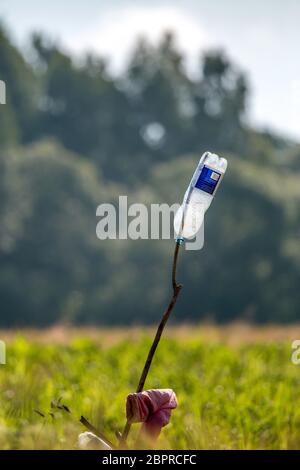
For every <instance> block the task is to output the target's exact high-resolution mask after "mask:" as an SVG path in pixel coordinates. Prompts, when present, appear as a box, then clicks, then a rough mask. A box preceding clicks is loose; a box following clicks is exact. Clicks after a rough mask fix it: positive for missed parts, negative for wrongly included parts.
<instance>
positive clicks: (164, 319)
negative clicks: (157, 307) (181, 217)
mask: <svg viewBox="0 0 300 470" xmlns="http://www.w3.org/2000/svg"><path fill="white" fill-rule="evenodd" d="M180 245H181V243H180V241H179V240H177V241H176V245H175V251H174V257H173V266H172V287H173V295H172V298H171V300H170V303H169V305H168V307H167V309H166V310H165V312H164V314H163V316H162V319H161V321H160V323H159V325H158V328H157V331H156V335H155V337H154V340H153V343H152V346H151V348H150V350H149V353H148V356H147V359H146V362H145V365H144V368H143V371H142V375H141V377H140V380H139V384H138V387H137V390H136V391H137V393H139V392H141V391H142V390H143V389H144V385H145V382H146V379H147V376H148V373H149V369H150V367H151V363H152V360H153V357H154V354H155V351H156V349H157V346H158V343H159V341H160V338H161V335H162V333H163V331H164V328H165V326H166V323H167V321H168V319H169V316H170V314H171V312H172V310H173V308H174V305H175V303H176V301H177V298H178V295H179V293H180V291H181V289H182V285H181V284H177V282H176V270H177V260H178V253H179V248H180ZM130 428H131V423H129V422H128V420H127V422H126V425H125V427H124V430H123V433H122V437H121V439H120V447H126V440H127V437H128V434H129V431H130Z"/></svg>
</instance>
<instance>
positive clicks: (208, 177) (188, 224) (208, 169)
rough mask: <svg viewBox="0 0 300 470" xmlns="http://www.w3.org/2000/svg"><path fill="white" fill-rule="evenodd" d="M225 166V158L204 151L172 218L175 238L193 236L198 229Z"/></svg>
mask: <svg viewBox="0 0 300 470" xmlns="http://www.w3.org/2000/svg"><path fill="white" fill-rule="evenodd" d="M226 168H227V160H226V159H225V158H220V157H219V156H218V155H216V154H214V153H210V152H205V153H204V154H203V155H202V157H201V158H200V161H199V163H198V166H197V168H196V171H195V173H194V175H193V177H192V179H191V182H190V184H189V186H188V188H187V190H186V193H185V195H184V198H183V202H182V205H181V206H180V208H179V209H178V211H177V213H176V214H175V218H174V229H175V233H176V234H177V240H178V241H181V242H183V241H184V240H186V239H187V240H188V239H191V238H193V237H194V236H195V235H196V233H197V232H198V231H199V230H200V227H201V225H202V223H203V221H204V215H205V212H206V211H207V209H208V208H209V206H210V204H211V201H212V200H213V198H214V195H215V194H216V191H217V189H218V187H219V185H220V182H221V180H222V178H223V176H224V174H225V171H226Z"/></svg>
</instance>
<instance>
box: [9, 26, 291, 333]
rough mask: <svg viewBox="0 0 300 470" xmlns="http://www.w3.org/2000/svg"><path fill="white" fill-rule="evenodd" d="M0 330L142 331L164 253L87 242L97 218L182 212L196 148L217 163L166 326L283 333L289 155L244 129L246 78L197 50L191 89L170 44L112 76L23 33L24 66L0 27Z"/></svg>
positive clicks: (162, 278)
mask: <svg viewBox="0 0 300 470" xmlns="http://www.w3.org/2000/svg"><path fill="white" fill-rule="evenodd" d="M0 54H1V60H0V79H4V80H5V81H6V82H7V92H8V97H7V105H5V106H1V108H0V218H1V224H0V300H1V317H0V324H1V325H2V326H16V325H19V326H22V325H48V324H51V323H56V322H59V321H60V322H77V323H110V324H118V323H123V324H129V323H152V322H154V321H156V320H157V318H159V316H160V312H161V311H162V309H163V308H164V304H165V302H166V300H167V296H168V295H169V293H168V290H167V286H166V282H167V280H168V279H169V271H168V269H169V268H170V266H169V265H170V259H171V251H172V249H173V248H172V243H171V242H170V241H162V240H161V241H157V240H148V241H145V240H137V241H134V242H132V241H127V240H124V241H116V240H112V241H109V240H107V241H99V240H97V238H96V234H95V229H96V225H97V222H98V219H97V217H96V208H97V206H98V205H99V204H101V203H103V202H108V203H109V202H112V203H114V204H117V202H118V196H119V195H122V194H125V195H128V197H129V202H140V203H144V204H150V203H151V202H155V203H163V202H169V203H172V204H173V203H175V202H177V203H178V202H181V201H180V198H181V197H182V195H183V192H184V190H185V188H186V185H187V183H188V181H189V179H190V176H191V174H192V172H193V171H194V168H195V165H196V163H197V161H198V159H199V156H200V154H201V152H202V151H204V150H212V151H217V152H220V153H221V154H222V155H224V156H226V157H228V159H229V170H228V172H227V174H226V177H225V180H224V183H223V184H222V187H221V189H220V191H219V192H218V195H217V197H216V200H215V201H214V203H213V206H212V210H210V211H209V212H208V215H207V217H206V226H205V238H206V243H205V250H203V251H202V252H199V253H198V252H197V253H196V254H192V253H191V252H186V253H184V255H182V256H181V259H180V272H179V276H180V279H182V282H183V283H184V286H185V287H184V290H183V293H182V295H181V298H180V301H179V304H178V309H177V313H175V315H176V319H177V320H183V319H189V320H198V319H199V318H207V317H209V318H211V319H215V320H218V321H221V322H225V321H228V320H231V319H233V318H237V317H243V318H247V319H249V320H253V321H258V322H265V321H274V320H276V321H281V322H287V321H295V320H297V319H298V311H297V308H298V305H299V300H300V299H299V295H300V294H299V289H298V279H299V269H300V268H299V266H300V263H299V261H300V260H299V248H298V246H299V198H300V190H299V183H298V182H299V176H300V167H299V155H300V151H299V146H298V145H296V144H295V143H293V142H289V141H287V140H286V139H284V138H283V137H280V136H277V135H275V134H273V133H271V132H263V131H256V130H254V129H250V128H249V126H248V125H247V119H246V118H247V102H248V84H247V77H246V76H245V74H244V73H242V72H241V71H240V70H239V68H238V67H237V66H236V65H235V64H233V63H232V62H231V61H230V59H229V58H228V57H227V56H226V54H225V53H224V52H222V51H209V52H207V53H206V54H205V55H204V56H203V57H202V58H201V61H200V62H199V73H198V75H197V76H194V77H190V76H189V74H188V73H187V71H186V68H185V66H184V59H185V58H184V56H183V55H182V54H181V53H180V52H179V51H178V50H177V47H176V40H175V38H174V37H173V35H172V34H166V35H165V36H164V37H163V38H162V39H161V41H160V43H159V44H158V45H157V46H156V47H154V46H152V45H150V44H149V43H148V42H147V41H146V40H145V39H143V40H141V41H139V42H138V43H137V45H136V47H135V49H134V50H133V52H132V56H131V58H130V61H129V63H128V66H127V67H126V69H125V70H124V71H123V73H122V74H120V76H118V77H114V76H113V75H112V74H111V73H110V71H109V67H108V65H107V64H106V63H105V62H104V61H103V59H102V58H101V57H97V56H95V55H90V54H89V55H86V56H85V57H83V58H81V60H79V58H76V57H72V56H70V54H69V53H67V52H66V51H64V50H63V49H62V48H61V47H60V46H59V45H57V44H55V43H54V42H52V41H50V40H49V39H47V38H45V37H44V36H43V35H37V34H35V35H33V37H32V40H31V48H30V54H28V55H27V57H29V58H30V60H25V58H24V57H23V55H22V53H21V52H20V51H19V50H18V49H17V48H16V47H15V46H14V45H13V43H12V41H11V40H10V38H9V37H8V35H7V33H6V32H5V30H4V28H3V27H1V28H0Z"/></svg>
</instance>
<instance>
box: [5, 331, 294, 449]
mask: <svg viewBox="0 0 300 470" xmlns="http://www.w3.org/2000/svg"><path fill="white" fill-rule="evenodd" d="M201 331H202V330H201V329H200V330H199V329H194V330H193V333H184V332H183V333H182V334H181V333H180V331H179V332H177V333H176V331H175V334H170V333H169V335H168V336H167V338H164V340H163V341H162V343H161V344H160V346H159V350H158V354H157V356H156V358H155V360H154V363H153V368H152V370H151V373H150V375H149V378H148V383H147V387H148V388H151V387H152V388H163V387H172V388H173V389H174V390H175V391H176V393H177V396H178V401H179V407H178V409H176V410H175V411H174V412H173V414H172V419H171V423H170V424H169V425H168V426H167V427H166V428H164V430H163V431H162V434H161V436H160V439H159V442H158V446H159V447H162V448H164V449H166V448H170V449H195V448H196V449H288V448H289V449H296V448H299V445H300V437H299V431H300V395H299V386H300V374H299V367H297V366H295V365H293V364H292V363H291V346H290V342H289V341H287V340H286V339H285V340H283V341H280V342H278V341H276V342H275V341H274V340H272V338H270V339H268V333H267V332H266V333H265V335H264V337H263V338H262V341H255V342H253V341H251V338H248V337H247V336H246V337H243V331H241V332H240V334H239V332H238V331H237V330H234V331H233V332H232V335H231V336H234V337H235V338H237V337H238V336H239V341H238V343H237V344H234V345H233V344H230V342H228V341H227V342H226V341H225V342H224V343H222V342H220V339H219V340H213V339H212V338H211V337H209V335H207V332H205V330H204V331H202V332H201ZM220 331H221V330H220ZM280 331H281V334H283V330H280ZM77 334H79V333H77ZM38 336H39V338H40V340H41V338H42V337H43V335H41V334H40V333H39V334H38ZM117 336H118V335H116V337H117ZM116 337H114V333H113V332H111V333H109V332H108V333H107V332H106V333H105V334H103V333H102V334H101V332H100V337H98V338H97V337H95V336H94V339H91V338H90V339H89V338H88V337H87V336H76V335H75V336H73V337H72V338H71V339H70V340H69V341H67V342H56V341H53V340H49V339H48V341H45V340H43V343H41V342H37V340H36V339H34V338H31V339H30V337H29V338H28V337H27V338H26V339H25V337H22V336H18V337H16V338H15V339H13V340H12V341H9V342H8V348H7V360H8V363H7V365H6V366H1V367H0V399H1V410H0V447H1V449H20V448H23V449H24V448H26V449H65V448H76V443H77V435H78V434H79V433H80V432H82V431H83V430H84V429H83V427H82V426H81V425H80V424H79V423H78V421H77V418H79V416H80V415H81V414H84V415H85V416H86V417H87V418H88V419H89V420H90V421H91V422H92V423H93V424H95V425H97V426H98V427H99V429H101V430H102V431H103V432H105V433H106V434H107V436H108V437H110V438H111V440H113V441H115V434H114V433H115V431H116V430H118V429H119V430H120V429H122V427H123V425H124V420H125V416H124V413H125V398H126V395H127V394H128V393H129V392H131V391H133V390H134V389H135V387H136V384H137V380H138V376H139V374H140V371H141V367H142V365H143V361H144V359H145V356H146V353H147V349H148V347H149V344H150V341H151V337H150V335H149V334H143V333H141V332H138V333H137V332H131V331H127V332H126V333H124V334H123V336H122V335H120V338H119V339H117V340H116ZM129 338H130V341H129ZM252 339H253V338H252ZM110 343H112V344H110ZM59 397H62V402H63V403H64V404H65V405H67V406H68V407H69V408H70V409H71V411H72V416H71V415H69V414H68V413H67V412H63V411H61V412H57V411H55V412H54V414H55V416H54V417H51V416H50V415H47V416H46V418H45V419H44V418H42V417H41V416H39V415H38V414H37V413H35V412H34V410H39V411H40V412H43V413H45V414H47V413H48V412H49V411H51V412H53V411H54V410H53V409H50V402H51V400H53V399H58V398H59ZM73 415H74V416H73ZM138 429H139V425H134V427H133V432H132V434H131V436H130V442H131V443H132V442H133V441H134V437H135V435H136V433H137V432H138Z"/></svg>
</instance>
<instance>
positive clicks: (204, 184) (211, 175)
mask: <svg viewBox="0 0 300 470" xmlns="http://www.w3.org/2000/svg"><path fill="white" fill-rule="evenodd" d="M221 176H222V175H221V173H219V172H218V171H215V170H212V169H211V168H209V167H208V166H205V165H204V167H203V168H202V171H201V173H200V175H199V178H198V180H197V183H196V184H195V187H196V188H198V189H201V190H202V191H205V192H206V193H209V194H214V192H215V190H216V188H217V185H218V182H219V181H220V179H221Z"/></svg>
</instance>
